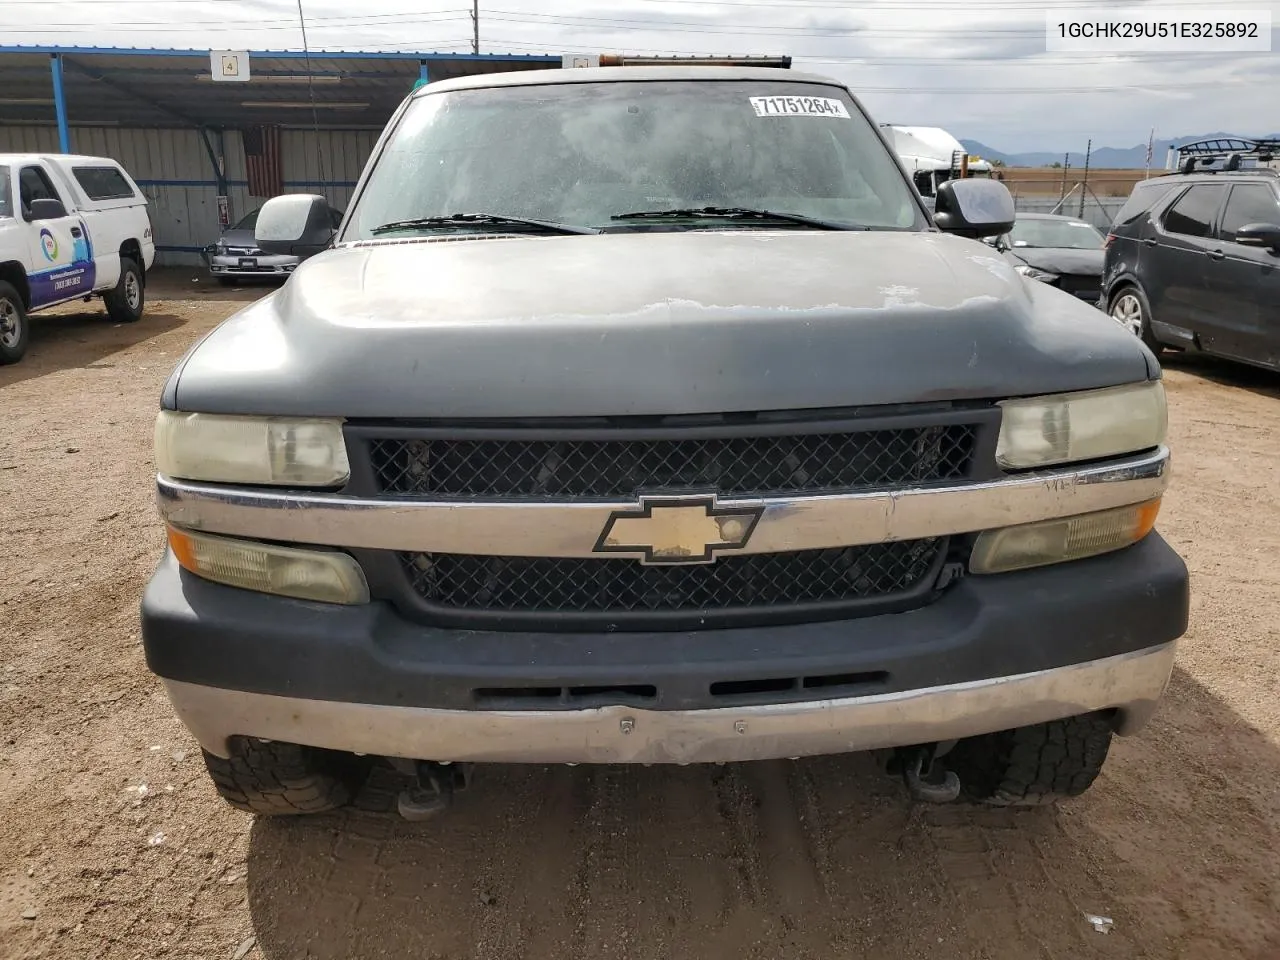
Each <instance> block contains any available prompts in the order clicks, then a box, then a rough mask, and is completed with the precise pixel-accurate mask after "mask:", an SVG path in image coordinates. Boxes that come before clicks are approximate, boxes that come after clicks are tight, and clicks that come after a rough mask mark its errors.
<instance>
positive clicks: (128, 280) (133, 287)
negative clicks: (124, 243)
mask: <svg viewBox="0 0 1280 960" xmlns="http://www.w3.org/2000/svg"><path fill="white" fill-rule="evenodd" d="M146 300H147V294H146V290H145V288H144V287H143V285H142V270H141V269H140V268H139V267H138V265H137V264H136V263H134V262H133V261H132V260H130V259H129V258H128V257H121V258H120V280H119V282H118V283H116V286H115V289H114V290H109V291H107V292H106V293H105V294H103V295H102V302H103V303H105V304H106V305H107V315H108V316H109V317H111V319H112V320H114V321H115V322H116V323H134V322H135V321H137V320H140V319H141V318H142V308H143V307H144V306H145V305H146Z"/></svg>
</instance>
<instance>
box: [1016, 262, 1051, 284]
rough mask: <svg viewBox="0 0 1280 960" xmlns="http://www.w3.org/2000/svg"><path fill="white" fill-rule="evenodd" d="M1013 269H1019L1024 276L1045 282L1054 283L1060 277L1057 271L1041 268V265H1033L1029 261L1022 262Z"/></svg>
mask: <svg viewBox="0 0 1280 960" xmlns="http://www.w3.org/2000/svg"><path fill="white" fill-rule="evenodd" d="M1013 269H1015V270H1017V271H1018V273H1020V274H1022V275H1023V276H1024V277H1030V278H1031V279H1032V280H1040V281H1042V282H1043V283H1053V282H1054V281H1055V280H1057V279H1058V275H1057V274H1056V273H1050V272H1049V271H1047V270H1041V269H1040V268H1039V267H1033V266H1031V264H1029V263H1020V264H1018V265H1017V266H1015V267H1014V268H1013Z"/></svg>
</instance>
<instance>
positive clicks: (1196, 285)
mask: <svg viewBox="0 0 1280 960" xmlns="http://www.w3.org/2000/svg"><path fill="white" fill-rule="evenodd" d="M1223 145H1224V143H1223V141H1201V142H1199V143H1197V144H1189V145H1187V146H1184V147H1183V148H1181V150H1182V152H1183V153H1184V154H1186V153H1188V152H1189V153H1190V156H1188V157H1187V159H1186V161H1185V162H1184V163H1183V164H1182V165H1181V166H1180V168H1179V169H1178V171H1177V172H1176V173H1170V174H1166V175H1164V176H1160V177H1156V178H1153V179H1151V180H1145V181H1143V182H1141V183H1139V184H1137V186H1135V187H1134V190H1133V193H1132V194H1130V196H1129V199H1128V201H1127V202H1126V203H1125V205H1124V207H1123V208H1121V210H1120V213H1119V215H1118V216H1117V217H1116V221H1115V223H1114V224H1113V225H1112V227H1111V231H1110V233H1109V235H1108V237H1107V248H1106V262H1105V266H1104V267H1103V275H1102V298H1101V300H1100V301H1099V304H1098V305H1099V306H1100V307H1101V308H1102V309H1104V310H1106V311H1107V312H1108V313H1109V314H1110V315H1111V316H1112V317H1113V318H1115V319H1116V320H1117V321H1118V322H1119V323H1121V324H1122V325H1124V326H1125V327H1127V328H1128V329H1129V330H1130V331H1132V332H1133V333H1134V334H1135V335H1137V336H1139V337H1141V338H1142V340H1143V342H1144V343H1146V345H1147V346H1148V347H1150V348H1151V349H1152V350H1153V351H1155V352H1156V353H1157V354H1159V353H1160V352H1161V350H1163V349H1164V348H1166V347H1171V348H1175V349H1178V350H1184V351H1187V352H1199V353H1207V354H1213V355H1215V356H1220V357H1225V358H1228V359H1231V360H1237V361H1240V362H1243V363H1248V364H1253V365H1255V366H1260V367H1268V368H1272V369H1280V171H1277V170H1275V169H1271V168H1270V167H1266V166H1262V165H1258V166H1252V167H1247V166H1245V162H1246V161H1253V162H1256V163H1258V164H1264V163H1267V162H1269V161H1270V160H1271V158H1272V156H1273V151H1274V152H1280V142H1271V141H1235V142H1231V143H1229V144H1226V145H1227V146H1228V147H1229V148H1230V149H1228V150H1227V151H1223V150H1221V147H1222V146H1223ZM1210 165H1214V166H1210Z"/></svg>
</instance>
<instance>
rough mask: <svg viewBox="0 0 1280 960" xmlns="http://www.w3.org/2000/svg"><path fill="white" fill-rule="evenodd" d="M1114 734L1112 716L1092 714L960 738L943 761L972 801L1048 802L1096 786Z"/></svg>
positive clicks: (1019, 804) (1000, 803) (994, 803)
mask: <svg viewBox="0 0 1280 960" xmlns="http://www.w3.org/2000/svg"><path fill="white" fill-rule="evenodd" d="M1111 737H1112V722H1111V719H1110V717H1108V716H1107V715H1105V714H1088V715H1085V716H1079V717H1069V718H1067V719H1066V720H1054V721H1051V722H1050V723H1040V724H1036V725H1034V726H1030V727H1018V728H1017V729H1014V730H1003V731H1001V732H999V733H990V734H986V735H984V736H980V737H971V738H969V739H967V740H961V741H960V742H959V743H957V744H956V746H955V747H954V748H953V749H952V751H951V752H950V753H949V754H947V755H946V757H945V758H944V762H945V764H946V766H948V767H949V768H950V769H951V770H953V771H954V772H955V773H956V775H957V776H958V777H959V778H960V788H961V795H962V796H963V798H964V799H966V800H968V801H970V802H974V803H980V804H984V805H987V806H997V807H1033V806H1047V805H1049V804H1053V803H1056V802H1057V801H1058V800H1062V799H1065V798H1069V797H1078V796H1080V795H1081V794H1082V793H1084V792H1085V791H1086V790H1088V789H1089V787H1090V786H1092V784H1093V781H1094V780H1095V779H1096V778H1097V776H1098V774H1099V773H1100V772H1101V770H1102V765H1103V764H1104V763H1105V762H1106V759H1107V751H1108V750H1109V749H1110V747H1111Z"/></svg>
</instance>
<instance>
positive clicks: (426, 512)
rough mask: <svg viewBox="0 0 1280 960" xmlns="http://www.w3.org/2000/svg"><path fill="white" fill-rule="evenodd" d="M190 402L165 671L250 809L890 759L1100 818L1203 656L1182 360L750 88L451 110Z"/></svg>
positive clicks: (425, 120)
mask: <svg viewBox="0 0 1280 960" xmlns="http://www.w3.org/2000/svg"><path fill="white" fill-rule="evenodd" d="M330 215H331V211H330V210H329V207H328V204H327V203H326V201H325V200H324V198H322V197H319V196H283V197H278V198H275V199H272V200H270V201H269V202H268V203H267V204H266V205H265V206H264V207H263V208H262V212H261V214H260V216H259V218H258V222H257V228H256V236H257V240H258V242H259V245H260V246H261V247H262V248H263V249H265V250H274V251H282V252H293V253H299V252H301V253H306V254H310V253H314V252H316V251H319V252H318V254H317V255H315V256H309V257H308V259H306V261H305V262H304V263H303V265H302V266H300V267H299V269H298V270H297V272H296V273H295V274H294V275H293V276H292V277H291V278H290V279H289V281H288V282H287V283H286V284H285V285H284V286H283V288H281V289H280V290H279V291H277V292H275V293H273V294H271V295H269V296H267V297H265V298H264V299H262V300H259V301H258V302H256V303H254V304H252V305H249V306H247V307H245V308H244V309H243V310H241V311H240V312H239V313H237V314H236V315H235V316H233V317H231V318H230V319H228V320H227V321H226V322H224V323H223V324H222V325H220V326H219V327H218V328H217V329H215V330H214V331H213V332H212V333H211V334H209V335H208V336H207V337H205V338H204V339H203V340H201V341H200V342H199V343H197V344H196V345H195V346H194V347H193V348H192V349H191V350H190V351H189V352H188V353H187V355H186V356H185V357H183V358H182V360H181V361H180V362H179V364H178V365H177V367H176V369H175V370H174V371H173V373H172V375H171V376H170V378H169V380H168V382H167V384H166V386H165V388H164V391H163V396H162V399H161V410H160V413H159V415H158V419H157V422H156V431H155V442H156V467H157V473H158V476H157V483H158V498H159V509H160V512H161V514H162V516H163V519H164V521H165V524H166V528H167V532H168V547H167V549H166V551H165V553H164V556H163V558H162V559H161V560H160V563H159V566H158V569H157V570H156V572H155V574H154V577H153V578H152V580H151V581H150V583H149V584H148V586H147V588H146V592H145V596H144V598H143V600H142V626H143V641H144V646H145V652H146V658H147V663H148V665H149V668H150V669H151V670H152V671H153V672H154V673H155V674H156V675H158V676H159V677H160V678H162V680H163V683H164V686H165V689H166V690H167V693H168V696H169V698H170V700H171V702H172V704H173V707H174V709H175V710H176V712H177V714H178V716H179V717H180V718H181V720H182V722H183V723H184V724H185V725H186V727H187V728H188V730H189V731H190V732H191V733H192V734H193V735H194V737H195V739H196V740H197V741H198V742H199V744H200V746H201V747H202V748H203V751H204V757H205V760H206V763H207V765H208V769H209V772H210V775H211V777H212V779H213V781H214V783H215V784H216V786H217V789H218V790H219V792H220V793H221V794H222V796H223V797H225V798H226V800H228V801H229V802H230V803H231V804H233V805H234V806H236V807H238V808H240V809H244V810H248V811H252V812H256V813H262V814H294V813H314V812H321V811H325V810H330V809H333V808H335V807H339V806H342V805H344V804H346V803H348V802H350V801H351V800H352V799H353V798H354V797H355V796H356V795H357V793H358V792H359V791H360V789H361V786H362V784H363V783H364V782H365V780H366V778H367V777H368V775H369V773H370V771H371V770H372V769H373V767H374V766H375V765H377V766H380V767H383V768H386V767H388V766H389V767H391V768H394V769H395V770H397V771H399V776H400V780H399V783H400V785H401V786H402V787H403V789H402V790H400V792H399V796H398V807H399V811H400V813H401V814H403V815H404V816H405V817H409V818H425V817H427V816H431V815H433V814H435V813H437V812H438V811H440V810H442V809H444V808H445V807H447V806H448V804H449V803H450V801H451V800H452V798H453V796H454V794H455V793H456V792H457V791H458V790H459V789H460V788H462V787H465V786H466V785H467V784H468V783H469V782H470V776H471V772H472V770H473V769H474V768H475V765H477V764H483V763H486V762H488V763H536V764H566V763H567V764H580V763H645V764H652V763H659V764H665V763H674V764H687V763H722V762H736V761H752V760H761V759H787V758H799V757H803V756H811V755H816V754H834V753H845V752H854V751H876V752H877V754H878V755H879V756H880V757H881V758H882V759H883V761H884V768H885V770H886V771H887V772H889V773H890V774H891V775H893V776H895V777H901V779H902V782H903V783H904V786H905V788H906V792H907V793H908V794H909V795H910V796H912V797H914V798H916V799H918V800H922V801H932V802H950V801H955V800H960V801H965V802H977V803H988V804H998V805H1019V804H1039V803H1051V802H1054V801H1055V800H1057V799H1059V798H1063V797H1071V796H1075V795H1078V794H1080V793H1082V792H1083V791H1085V790H1086V789H1087V788H1088V787H1089V786H1090V784H1091V783H1092V782H1093V781H1094V778H1095V777H1096V776H1097V775H1098V773H1099V771H1100V769H1101V767H1102V765H1103V763H1104V761H1105V759H1106V756H1107V751H1108V748H1109V746H1110V743H1111V738H1112V736H1113V735H1127V734H1131V733H1133V732H1135V731H1137V730H1139V728H1141V727H1142V726H1143V725H1144V723H1146V722H1147V720H1148V719H1149V718H1150V716H1151V715H1152V712H1153V710H1154V709H1155V707H1156V704H1157V702H1158V700H1159V699H1160V697H1161V696H1162V694H1163V691H1164V689H1165V687H1166V684H1167V682H1168V680H1169V677H1170V673H1171V670H1172V666H1173V662H1174V653H1175V645H1176V643H1177V641H1178V639H1179V638H1180V637H1181V636H1182V634H1183V633H1184V631H1185V629H1186V626H1187V616H1188V575H1187V570H1186V567H1185V565H1184V563H1183V561H1182V560H1181V559H1180V558H1179V556H1178V555H1177V554H1176V553H1175V552H1174V551H1173V550H1172V549H1171V548H1170V547H1169V546H1168V545H1167V544H1166V542H1165V541H1164V540H1163V539H1162V538H1161V537H1160V535H1159V534H1158V533H1157V532H1155V531H1154V529H1153V528H1154V525H1155V522H1156V517H1157V513H1158V511H1159V508H1160V502H1161V497H1162V495H1163V494H1164V492H1165V489H1166V485H1167V483H1168V480H1169V451H1168V449H1167V447H1166V439H1165V438H1166V429H1167V413H1166V405H1165V396H1164V390H1163V384H1162V380H1161V371H1160V367H1159V365H1158V363H1157V362H1156V360H1155V358H1154V357H1153V356H1152V354H1151V353H1150V352H1149V351H1148V349H1147V348H1146V347H1145V346H1144V345H1143V344H1142V343H1141V342H1140V341H1139V340H1138V339H1136V338H1134V337H1132V336H1130V335H1129V334H1128V333H1127V332H1126V331H1125V330H1124V329H1122V328H1121V327H1120V326H1119V325H1117V324H1116V323H1115V322H1114V321H1113V320H1111V319H1110V318H1108V317H1107V316H1105V315H1104V314H1102V313H1100V312H1099V311H1097V310H1096V309H1094V308H1093V307H1092V306H1090V305H1088V304H1085V303H1082V302H1081V301H1079V300H1078V299H1077V298H1075V297H1072V296H1070V295H1069V294H1066V293H1063V292H1062V291H1060V290H1057V289H1054V288H1052V287H1049V286H1046V285H1045V284H1042V283H1038V282H1036V281H1031V280H1026V279H1024V278H1023V277H1021V276H1020V275H1019V274H1018V273H1016V272H1015V271H1014V270H1013V268H1012V267H1011V266H1010V265H1009V264H1008V263H1006V262H1005V261H1004V260H1003V259H1002V258H1001V257H1000V256H999V255H997V254H996V253H994V252H993V251H992V250H991V249H990V248H989V247H988V246H986V245H985V244H984V243H982V242H981V241H982V238H984V237H988V236H995V235H999V234H1001V233H1003V232H1005V231H1007V230H1008V229H1009V227H1010V224H1011V222H1012V220H1013V204H1012V200H1011V198H1010V195H1009V193H1008V191H1007V190H1006V188H1005V187H1004V185H1003V184H1001V183H999V182H995V181H988V180H976V179H975V180H958V181H951V182H949V183H947V184H945V185H944V186H943V187H942V188H941V189H940V190H939V192H938V197H937V200H936V210H935V211H934V212H932V213H930V212H929V211H927V210H926V209H925V208H924V207H923V206H922V205H921V200H920V198H919V196H918V195H917V193H916V192H915V190H913V189H912V186H911V183H910V181H909V179H908V177H907V175H906V173H905V172H904V170H903V169H902V167H901V165H900V163H899V162H898V161H897V159H896V158H895V156H894V154H893V151H892V150H891V148H890V145H889V144H888V143H887V142H886V141H885V139H884V137H883V136H882V134H881V132H880V130H879V128H878V127H877V125H876V124H875V123H874V122H873V121H872V120H871V119H870V118H869V116H868V114H867V112H866V111H865V109H864V108H863V107H862V105H861V104H860V103H859V101H858V100H857V98H856V97H855V96H854V95H853V94H852V93H851V92H850V91H849V90H848V89H847V88H846V87H844V86H842V85H840V84H839V83H837V82H834V81H832V80H829V79H826V78H823V77H820V76H812V75H807V74H801V73H793V72H790V71H781V70H774V69H747V68H734V67H703V66H689V67H674V66H669V67H637V68H597V69H576V70H562V71H551V70H546V71H527V72H521V73H513V74H506V75H498V76H484V77H478V78H469V79H464V80H457V81H445V82H440V83H434V84H431V85H428V86H424V87H422V88H420V89H418V90H416V91H414V92H413V93H412V94H411V95H410V96H409V97H408V98H407V99H406V100H405V102H404V103H403V104H402V105H401V106H400V108H399V109H398V110H397V112H396V114H395V115H394V117H393V118H392V119H391V121H390V122H389V124H388V126H387V128H386V130H385V131H384V133H383V134H382V136H381V138H380V140H379V142H378V143H377V145H376V147H375V149H374V151H373V154H372V156H371V158H370V160H369V162H368V164H367V167H366V169H365V171H364V173H363V175H362V177H361V179H360V181H359V183H358V185H357V187H356V188H355V192H354V196H353V198H352V201H351V203H350V206H349V207H348V209H347V212H346V215H345V217H344V218H343V220H342V224H341V226H340V227H339V228H338V229H337V231H336V232H335V231H334V229H333V226H332V221H331V219H330Z"/></svg>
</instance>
